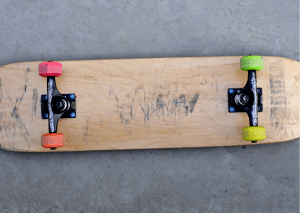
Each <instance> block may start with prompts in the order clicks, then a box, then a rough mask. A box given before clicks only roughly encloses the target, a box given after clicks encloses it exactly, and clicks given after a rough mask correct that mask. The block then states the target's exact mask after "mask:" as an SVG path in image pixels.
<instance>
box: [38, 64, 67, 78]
mask: <svg viewBox="0 0 300 213" xmlns="http://www.w3.org/2000/svg"><path fill="white" fill-rule="evenodd" d="M61 68H62V65H61V63H59V62H55V61H48V62H43V63H40V64H39V74H40V76H42V77H47V76H55V77H58V76H60V75H61V74H62V70H61Z"/></svg>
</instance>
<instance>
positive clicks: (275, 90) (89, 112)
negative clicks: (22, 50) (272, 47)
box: [0, 56, 300, 152]
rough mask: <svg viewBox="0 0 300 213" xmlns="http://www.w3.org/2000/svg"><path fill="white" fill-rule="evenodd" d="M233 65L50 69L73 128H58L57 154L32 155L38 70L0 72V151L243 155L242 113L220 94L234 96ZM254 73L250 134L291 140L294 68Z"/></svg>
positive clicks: (42, 123)
mask: <svg viewBox="0 0 300 213" xmlns="http://www.w3.org/2000/svg"><path fill="white" fill-rule="evenodd" d="M241 57H242V56H228V57H227V56H225V57H192V58H149V59H116V60H115V59H112V60H85V61H60V63H61V64H62V75H61V76H60V77H57V78H56V85H57V88H58V89H59V91H60V92H61V93H65V94H66V93H75V95H76V118H65V119H60V120H59V123H58V132H60V133H63V134H64V135H65V139H66V143H65V146H64V147H60V148H58V149H56V150H50V149H45V148H43V147H42V146H41V136H42V135H43V134H45V133H48V120H46V119H42V118H41V95H43V94H47V78H43V77H41V76H39V72H38V66H39V64H40V63H41V61H36V62H24V63H15V64H8V65H5V66H2V67H0V141H1V142H0V144H1V148H2V149H5V150H10V151H19V152H57V151H88V150H116V149H156V148H182V147H212V146H235V145H252V143H251V141H244V140H243V139H242V129H243V127H246V126H249V119H248V116H247V114H246V113H229V112H228V97H227V90H228V88H243V87H244V85H245V83H246V81H247V72H245V71H242V70H241V69H240V58H241ZM263 59H264V69H263V70H261V71H257V86H258V87H261V88H262V89H263V112H259V113H258V124H259V126H263V127H265V129H266V135H267V138H266V139H265V140H262V141H258V142H257V143H256V144H266V143H274V142H283V141H289V140H292V139H295V138H299V137H300V119H299V113H300V110H299V107H300V95H299V90H300V88H299V86H300V81H299V79H300V75H299V73H300V63H299V62H298V61H295V60H291V59H286V58H280V57H269V56H263Z"/></svg>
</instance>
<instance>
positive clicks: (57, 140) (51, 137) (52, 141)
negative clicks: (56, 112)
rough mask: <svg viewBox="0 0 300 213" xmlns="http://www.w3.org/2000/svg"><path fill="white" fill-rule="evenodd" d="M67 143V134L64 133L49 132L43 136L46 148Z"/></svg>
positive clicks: (43, 144)
mask: <svg viewBox="0 0 300 213" xmlns="http://www.w3.org/2000/svg"><path fill="white" fill-rule="evenodd" d="M64 145H65V136H64V134H62V133H47V134H44V135H43V136H42V146H43V147H44V148H57V147H63V146H64Z"/></svg>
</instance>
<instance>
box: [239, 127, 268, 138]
mask: <svg viewBox="0 0 300 213" xmlns="http://www.w3.org/2000/svg"><path fill="white" fill-rule="evenodd" d="M243 139H244V140H245V141H262V140H264V139H266V129H265V128H264V127H262V126H248V127H245V128H243Z"/></svg>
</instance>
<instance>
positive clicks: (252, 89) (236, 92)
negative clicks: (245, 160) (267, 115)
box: [228, 55, 266, 143]
mask: <svg viewBox="0 0 300 213" xmlns="http://www.w3.org/2000/svg"><path fill="white" fill-rule="evenodd" d="M241 69H242V70H244V71H248V81H247V83H246V85H245V87H244V88H229V89H228V111H229V113H236V112H246V113H247V114H248V117H249V123H250V126H249V127H245V128H244V129H243V139H244V140H247V141H251V142H253V143H256V142H257V141H258V140H264V139H265V138H266V133H265V128H264V127H261V126H258V112H262V111H263V103H262V102H263V97H262V88H257V81H256V71H257V70H261V69H263V59H262V57H260V56H254V55H249V56H245V57H243V58H241Z"/></svg>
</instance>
